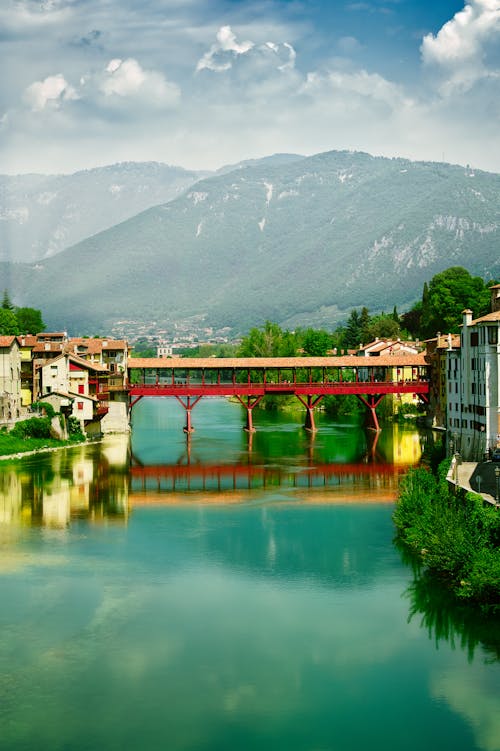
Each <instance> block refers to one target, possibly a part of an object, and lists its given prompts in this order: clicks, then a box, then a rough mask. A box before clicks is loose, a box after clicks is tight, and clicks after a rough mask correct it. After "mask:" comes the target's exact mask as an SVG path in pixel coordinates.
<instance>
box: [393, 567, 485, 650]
mask: <svg viewBox="0 0 500 751" xmlns="http://www.w3.org/2000/svg"><path fill="white" fill-rule="evenodd" d="M406 596H407V597H408V599H409V601H410V613H409V619H410V620H412V619H413V618H415V617H418V616H420V617H421V619H420V624H421V625H422V626H423V627H424V628H426V629H427V633H428V634H429V638H430V639H432V640H433V641H434V642H435V644H436V645H437V646H438V645H439V644H440V643H441V642H448V643H449V644H450V645H451V646H452V647H453V648H455V647H460V648H461V649H463V650H465V651H466V652H467V654H468V657H469V661H472V659H473V657H474V653H475V652H476V650H477V649H478V648H479V649H481V650H482V652H483V653H484V655H485V657H486V659H487V660H488V661H492V662H496V661H498V662H500V615H497V616H493V615H490V616H488V615H480V614H478V612H477V609H476V608H475V607H471V606H470V605H467V604H461V603H459V602H457V601H456V600H454V599H453V598H452V597H451V596H450V593H449V591H448V590H447V588H446V587H445V586H444V585H443V584H442V582H440V581H439V580H438V579H436V577H433V576H432V575H431V574H430V573H429V572H427V571H425V572H423V573H421V574H418V573H417V574H416V575H415V578H414V580H413V582H412V583H411V585H410V586H409V587H408V589H407V591H406Z"/></svg>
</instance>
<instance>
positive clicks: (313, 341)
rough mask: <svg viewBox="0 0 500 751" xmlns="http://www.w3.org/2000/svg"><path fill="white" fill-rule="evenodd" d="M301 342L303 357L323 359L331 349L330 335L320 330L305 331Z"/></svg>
mask: <svg viewBox="0 0 500 751" xmlns="http://www.w3.org/2000/svg"><path fill="white" fill-rule="evenodd" d="M301 340H302V341H301V346H302V349H303V350H304V355H306V356H310V357H324V356H325V355H326V353H327V352H328V350H329V349H331V347H332V337H331V334H329V333H328V331H324V330H322V329H306V331H304V332H303V333H302V335H301Z"/></svg>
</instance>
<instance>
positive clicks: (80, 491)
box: [0, 399, 500, 751]
mask: <svg viewBox="0 0 500 751" xmlns="http://www.w3.org/2000/svg"><path fill="white" fill-rule="evenodd" d="M302 419H303V416H301V415H300V414H296V413H290V414H276V413H264V412H262V411H256V413H255V416H254V424H255V426H256V428H257V432H256V433H254V434H253V435H252V436H248V435H247V434H246V433H245V432H244V431H243V430H242V426H243V424H244V415H243V413H242V411H241V408H240V407H239V406H238V405H235V404H232V403H231V402H229V401H226V400H221V399H213V400H210V399H205V400H202V401H201V402H200V403H199V404H198V405H197V406H196V407H195V409H194V410H193V424H194V427H195V429H196V430H195V433H194V434H193V435H192V437H191V438H190V440H189V441H188V440H187V439H186V436H185V435H184V434H183V432H182V426H183V413H182V408H181V407H180V406H179V405H178V404H177V403H176V402H175V401H174V400H168V399H156V400H154V399H149V400H148V399H144V400H142V402H140V403H139V404H138V405H137V406H136V407H134V420H133V432H132V436H131V439H130V442H129V441H128V439H126V438H124V437H122V436H116V437H110V438H108V439H106V440H105V441H104V442H102V443H98V444H92V445H88V446H83V447H76V448H73V449H70V450H65V451H58V452H54V453H47V454H43V455H42V454H40V455H37V456H32V457H26V458H25V459H24V460H23V461H22V462H17V463H8V464H2V465H0V602H1V609H0V749H1V750H2V751H4V750H5V751H21V750H23V751H25V750H28V751H31V750H32V749H33V751H35V750H36V751H46V750H47V751H49V750H50V751H63V750H64V751H87V750H88V751H91V750H92V751H95V750H96V749H106V751H110V750H112V749H117V750H118V749H120V750H121V751H127V750H130V751H135V750H136V749H137V750H141V751H150V750H155V751H156V749H167V750H168V751H170V750H172V751H178V750H179V751H180V750H182V751H209V750H210V751H212V750H213V751H226V750H229V749H231V751H240V750H241V751H246V750H247V749H263V750H264V751H267V750H268V749H269V750H270V749H273V750H276V751H280V750H281V749H283V750H285V749H286V751H299V750H300V751H367V749H369V750H370V751H387V749H401V750H403V749H404V751H413V750H415V751H417V749H418V751H421V750H422V749H423V748H425V749H431V750H432V749H453V751H473V750H474V749H478V750H479V749H480V750H481V751H500V712H499V706H500V661H499V656H500V634H499V629H498V622H497V623H496V624H495V623H491V622H489V621H487V620H485V619H483V618H481V617H480V616H479V615H476V614H470V613H468V614H464V612H463V611H460V610H459V609H457V608H454V607H453V606H451V605H447V604H446V602H445V595H444V594H443V592H441V591H439V590H437V591H436V589H433V588H431V587H429V586H428V584H426V582H425V581H423V580H422V579H419V578H418V577H417V578H415V575H414V573H413V571H412V569H411V567H410V566H409V565H407V564H406V563H405V562H403V561H402V558H401V555H400V553H399V552H398V550H397V549H396V548H395V547H394V545H393V537H394V528H393V523H392V519H391V514H392V510H393V504H394V499H395V496H396V493H397V486H398V481H399V478H400V477H401V474H402V473H404V472H405V471H406V469H407V468H408V466H412V465H414V464H416V463H418V462H419V461H420V458H421V454H422V451H426V450H428V449H429V448H430V444H431V443H432V440H433V439H432V436H431V435H427V434H423V433H422V434H420V433H419V432H418V431H417V430H416V429H415V428H410V427H408V428H404V429H403V428H401V427H399V428H398V427H397V426H394V428H392V427H391V428H385V429H384V430H383V431H382V433H381V434H380V436H379V438H378V441H376V442H375V441H374V436H373V434H369V433H365V432H364V431H363V430H361V428H360V427H358V426H357V425H355V424H353V423H352V422H350V421H348V420H344V421H343V422H333V421H332V420H331V419H329V418H327V417H326V416H324V415H319V417H318V422H317V425H318V428H319V430H318V432H317V433H316V434H315V435H310V434H308V433H307V432H306V431H304V430H303V428H302V426H301V420H302Z"/></svg>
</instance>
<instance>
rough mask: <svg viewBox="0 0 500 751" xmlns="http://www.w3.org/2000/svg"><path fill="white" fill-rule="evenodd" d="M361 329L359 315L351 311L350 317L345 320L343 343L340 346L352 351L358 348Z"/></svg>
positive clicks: (355, 311)
mask: <svg viewBox="0 0 500 751" xmlns="http://www.w3.org/2000/svg"><path fill="white" fill-rule="evenodd" d="M362 333H363V332H362V329H361V321H360V315H359V313H358V311H357V310H356V309H354V310H352V311H351V315H350V316H349V318H348V319H347V324H346V328H345V332H344V341H343V342H342V344H343V345H344V347H350V348H352V349H354V348H355V347H359V345H360V343H361V339H362Z"/></svg>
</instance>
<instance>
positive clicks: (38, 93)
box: [24, 73, 79, 111]
mask: <svg viewBox="0 0 500 751" xmlns="http://www.w3.org/2000/svg"><path fill="white" fill-rule="evenodd" d="M78 98H79V97H78V94H77V93H76V91H75V89H74V88H73V87H72V86H70V84H69V83H68V82H67V81H66V79H65V78H64V76H63V75H62V74H61V73H58V74H57V75H55V76H47V78H45V79H44V80H43V81H35V82H34V83H32V84H31V85H30V86H28V88H27V89H26V91H25V93H24V99H25V101H26V102H27V103H28V104H29V105H30V107H31V108H32V109H33V110H34V111H40V110H43V109H45V108H46V107H47V106H53V107H59V106H60V105H61V102H62V101H64V100H68V99H78Z"/></svg>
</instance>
